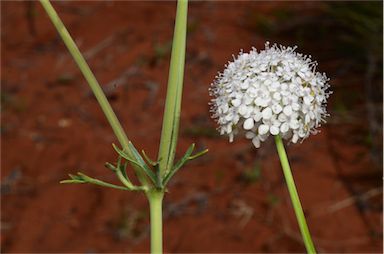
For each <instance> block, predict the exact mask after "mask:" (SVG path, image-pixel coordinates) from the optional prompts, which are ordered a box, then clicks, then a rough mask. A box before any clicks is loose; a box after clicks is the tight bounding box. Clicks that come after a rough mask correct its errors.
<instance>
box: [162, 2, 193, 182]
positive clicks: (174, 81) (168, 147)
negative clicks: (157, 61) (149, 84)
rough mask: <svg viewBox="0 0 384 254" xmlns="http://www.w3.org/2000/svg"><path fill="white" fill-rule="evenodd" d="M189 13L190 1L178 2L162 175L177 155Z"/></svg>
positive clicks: (165, 111) (164, 118)
mask: <svg viewBox="0 0 384 254" xmlns="http://www.w3.org/2000/svg"><path fill="white" fill-rule="evenodd" d="M187 12H188V0H178V3H177V12H176V21H175V30H174V35H173V43H172V53H171V63H170V68H169V76H168V89H167V98H166V101H165V109H164V117H163V128H162V131H161V139H160V148H159V156H158V160H159V164H160V173H161V175H164V174H165V172H167V171H168V170H170V168H171V167H172V164H173V160H174V158H175V153H176V144H177V137H178V132H179V122H180V110H181V97H182V91H183V78H184V62H185V44H186V34H187Z"/></svg>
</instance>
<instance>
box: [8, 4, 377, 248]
mask: <svg viewBox="0 0 384 254" xmlns="http://www.w3.org/2000/svg"><path fill="white" fill-rule="evenodd" d="M328 4H329V3H328ZM370 4H372V3H370V2H367V3H366V5H370ZM53 5H54V7H55V8H56V9H57V11H58V13H59V15H60V16H61V17H62V19H63V21H64V23H65V24H66V25H67V27H68V29H69V31H70V33H71V34H72V35H73V37H74V38H75V39H76V42H77V44H78V45H79V47H80V49H81V51H82V52H83V53H84V54H85V56H86V59H87V60H88V62H89V64H90V66H91V68H92V70H93V71H94V73H95V75H96V77H97V78H98V80H99V82H100V83H101V84H102V85H103V88H104V89H105V91H106V93H107V95H108V98H109V99H110V101H111V103H112V106H113V108H114V109H115V110H116V113H117V115H118V117H119V119H120V120H121V121H122V123H123V125H124V127H125V129H126V131H127V133H128V136H129V138H130V139H131V140H132V141H133V143H134V144H135V145H136V147H138V148H140V149H145V150H146V151H147V153H148V154H149V155H152V157H155V156H156V154H157V149H158V143H159V138H160V131H161V121H162V112H163V107H164V98H165V92H166V82H167V76H168V66H169V55H170V51H169V49H170V46H171V44H170V43H171V38H172V34H173V23H174V15H175V10H176V8H175V7H176V4H175V2H128V1H127V2H124V1H123V2H77V1H75V2H54V4H53ZM325 5H326V4H325V3H321V2H288V3H284V2H237V3H236V2H193V3H191V4H190V8H189V17H188V19H189V20H188V22H189V24H188V40H187V44H188V45H187V59H186V68H185V89H184V96H183V104H182V114H181V135H180V139H179V143H178V156H180V155H181V154H182V153H183V152H184V151H185V150H186V148H187V147H188V146H189V145H190V144H191V143H192V142H195V143H196V144H197V147H198V148H199V149H202V148H209V149H210V152H209V153H208V154H207V155H206V156H204V157H203V158H201V159H199V160H197V161H195V162H192V163H190V164H189V165H187V166H186V167H185V168H183V169H182V170H181V171H180V172H179V173H178V174H177V175H176V176H175V178H174V179H172V181H171V184H170V186H169V193H167V195H166V198H165V203H164V248H165V251H167V252H219V253H221V252H304V251H305V249H304V246H303V244H302V242H301V238H300V234H299V230H298V227H297V224H296V221H295V217H294V214H293V209H292V207H291V204H290V200H289V196H288V192H287V189H286V185H285V183H284V179H283V176H282V171H281V168H280V164H279V161H278V157H277V153H276V150H275V147H274V144H273V142H272V140H269V142H266V143H265V144H263V146H262V148H260V149H257V150H256V149H255V148H254V147H252V145H251V144H250V142H249V141H246V140H244V139H242V138H236V139H235V142H234V143H232V144H229V143H228V141H227V139H226V138H224V137H220V136H218V135H217V134H216V131H215V128H216V126H215V123H214V121H213V120H211V119H210V113H209V106H208V102H209V99H210V98H209V95H208V88H209V85H210V83H211V82H212V80H213V79H214V77H215V75H216V73H217V71H221V70H222V69H223V66H224V64H225V63H226V62H227V61H229V60H231V59H232V57H231V56H232V54H235V55H236V54H237V53H238V52H239V50H240V49H244V50H245V51H248V50H250V49H251V47H252V46H255V47H257V48H263V45H264V43H265V41H266V40H269V41H271V42H277V43H281V44H285V45H295V44H298V45H299V46H300V47H299V50H298V51H299V52H303V53H307V54H308V53H311V54H312V55H313V57H314V59H317V60H318V61H319V70H321V71H324V72H326V73H327V74H328V76H329V77H330V78H331V81H330V83H331V86H332V90H333V91H334V94H333V95H332V97H331V99H330V103H329V111H330V114H331V117H330V118H329V121H328V123H327V124H326V125H324V126H323V127H322V128H321V133H320V134H318V135H316V136H311V137H310V138H309V139H308V140H306V141H304V142H303V143H302V144H301V145H288V146H287V149H288V154H289V157H290V161H291V164H292V165H291V166H292V168H293V173H294V177H295V179H296V183H297V186H298V191H299V194H300V196H301V199H302V204H303V207H304V210H305V213H306V216H307V219H308V223H309V228H310V230H311V233H312V235H313V240H314V243H315V245H316V247H317V249H318V250H319V251H321V252H369V253H376V252H377V253H381V252H382V164H381V163H382V162H381V161H382V123H381V120H380V119H381V117H382V79H381V70H382V60H381V55H378V57H379V59H378V60H377V61H376V62H374V64H373V67H372V68H374V70H376V71H372V68H371V69H369V68H368V69H366V68H365V67H364V68H360V67H359V65H358V64H356V61H354V58H357V57H358V56H357V55H356V56H355V55H354V53H353V52H351V53H350V54H349V56H350V58H348V57H341V56H340V54H338V52H339V49H340V48H341V49H343V48H344V49H345V47H343V45H342V46H341V47H340V48H336V49H335V48H334V47H333V46H334V45H333V42H332V38H333V37H332V36H328V37H327V36H325V37H324V36H323V37H321V36H320V35H318V36H317V37H315V38H312V37H311V38H309V39H308V38H307V37H305V36H304V37H303V36H302V34H301V33H299V32H300V31H302V30H298V29H297V27H296V26H300V24H301V23H305V22H307V21H306V19H311V18H318V17H319V14H320V13H322V11H323V10H324V9H325V8H326V7H327V6H325ZM328 7H329V6H328ZM1 8H2V10H1V22H2V25H1V42H2V43H1V50H2V57H1V66H2V68H1V70H2V75H1V83H2V96H1V99H2V106H1V120H2V124H1V140H2V142H1V143H2V144H1V145H2V154H1V200H2V209H1V212H2V213H1V250H2V252H4V253H6V252H35V253H38V252H46V253H52V252H67V253H74V252H83V253H84V252H86V253H96V252H148V251H149V228H148V225H149V224H148V223H149V218H148V204H147V201H146V199H145V197H144V195H143V194H138V193H130V192H123V191H118V190H113V189H107V188H101V187H97V186H92V185H60V184H59V181H60V180H62V179H65V178H67V174H69V173H75V172H77V171H80V170H81V171H82V172H84V173H86V174H88V175H90V176H94V177H98V178H101V179H104V180H106V181H111V182H115V178H114V175H113V174H112V173H111V172H109V171H108V170H107V169H106V168H104V167H103V164H104V162H106V161H109V162H113V161H114V160H115V159H116V154H115V153H114V151H113V149H112V147H111V143H116V142H117V141H116V139H115V137H114V135H113V133H112V131H111V129H110V127H109V125H108V123H107V122H106V120H105V118H104V116H103V114H102V113H101V110H100V108H99V106H98V104H97V102H96V101H95V99H94V98H93V96H92V94H91V93H90V90H89V88H88V86H87V84H86V82H85V80H84V78H83V77H82V75H81V73H80V72H79V70H78V68H77V66H76V65H75V63H74V61H73V60H72V59H71V57H70V55H69V53H68V52H67V49H66V48H65V47H64V45H63V43H62V42H61V40H60V38H59V37H58V35H57V34H56V31H55V30H54V28H53V25H52V24H51V22H50V21H49V19H48V17H47V16H46V14H45V13H44V11H43V9H42V8H41V6H40V5H39V3H38V2H1ZM282 10H288V12H287V11H286V12H282ZM381 10H382V8H381ZM287 13H289V15H288V16H287ZM304 14H305V15H304ZM284 15H285V16H284ZM303 16H304V18H302V17H303ZM284 18H285V19H284ZM300 18H301V19H300ZM278 20H280V21H281V22H280V23H276V22H278ZM321 20H323V19H321ZM339 21H340V20H339ZM295 22H296V23H295ZM300 22H301V23H300ZM380 22H381V21H380ZM340 23H343V20H341V21H340ZM344 23H345V22H344ZM276 24H278V25H277V28H278V29H276ZM310 24H311V23H310ZM312 24H315V25H313V26H311V25H310V26H309V27H307V28H306V30H305V31H309V30H316V29H319V27H320V26H322V25H324V24H323V23H321V22H320V21H319V22H318V23H317V21H316V20H315V22H314V23H312ZM344 25H345V24H344ZM347 25H348V24H347ZM274 26H275V27H274ZM333 26H334V24H332V23H331V25H329V24H328V26H324V27H325V28H324V29H325V30H324V31H326V32H328V33H329V32H330V33H331V34H334V36H335V37H336V36H337V33H338V32H337V30H333V29H332V28H333ZM335 27H337V24H336V26H335ZM330 28H331V29H330ZM279 29H281V30H279ZM327 29H328V30H327ZM298 31H299V32H298ZM381 32H382V31H381ZM351 36H354V35H351ZM381 36H382V34H380V31H379V34H378V37H381ZM357 37H359V36H356V38H355V39H356V40H358V39H361V38H363V37H364V36H361V38H360V37H359V38H357ZM364 38H365V37H364ZM380 47H381V45H380ZM363 66H366V65H363ZM370 70H371V71H370ZM372 73H373V74H372ZM367 82H370V83H369V84H367ZM367 85H369V87H371V88H373V91H374V92H373V97H372V96H371V95H372V93H371V94H369V93H368V95H367V89H366V87H367ZM371 90H372V89H371ZM368 92H369V91H368ZM371 92H372V91H371ZM372 109H374V110H376V115H375V114H371V113H372V112H371V111H370V110H372ZM377 115H378V117H377ZM372 116H373V117H372ZM377 119H379V120H378V121H376V120H377ZM372 122H373V123H372ZM374 124H376V130H377V129H378V130H379V131H378V132H376V134H377V135H376V136H372V135H373V134H375V132H372V130H374V128H373V127H374ZM370 126H371V127H372V126H373V127H372V128H371V127H370ZM375 149H376V150H375ZM377 154H378V155H377ZM377 156H378V158H377Z"/></svg>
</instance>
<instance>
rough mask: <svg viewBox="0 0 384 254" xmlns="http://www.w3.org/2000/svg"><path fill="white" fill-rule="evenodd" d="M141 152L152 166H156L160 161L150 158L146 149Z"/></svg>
mask: <svg viewBox="0 0 384 254" xmlns="http://www.w3.org/2000/svg"><path fill="white" fill-rule="evenodd" d="M141 153H142V154H143V156H144V159H145V160H146V161H147V162H148V163H149V164H150V165H152V166H156V165H157V164H159V161H153V160H151V159H150V158H149V156H148V155H147V154H146V153H145V151H144V150H141Z"/></svg>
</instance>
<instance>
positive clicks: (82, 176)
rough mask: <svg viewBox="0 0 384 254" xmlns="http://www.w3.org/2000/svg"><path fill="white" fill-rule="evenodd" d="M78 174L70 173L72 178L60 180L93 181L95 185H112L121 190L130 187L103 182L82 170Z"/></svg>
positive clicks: (65, 181)
mask: <svg viewBox="0 0 384 254" xmlns="http://www.w3.org/2000/svg"><path fill="white" fill-rule="evenodd" d="M77 174H78V175H71V174H70V175H69V177H70V178H71V179H70V180H63V181H60V183H80V184H83V183H91V184H95V185H100V186H104V187H110V188H114V189H120V190H127V189H128V188H126V187H123V186H118V185H114V184H111V183H106V182H103V181H101V180H99V179H95V178H92V177H89V176H87V175H85V174H83V173H81V172H78V173H77Z"/></svg>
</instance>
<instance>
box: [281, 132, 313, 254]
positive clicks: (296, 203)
mask: <svg viewBox="0 0 384 254" xmlns="http://www.w3.org/2000/svg"><path fill="white" fill-rule="evenodd" d="M275 142H276V147H277V152H278V154H279V157H280V162H281V166H282V168H283V172H284V176H285V181H286V182H287V186H288V191H289V195H290V196H291V201H292V204H293V208H294V210H295V214H296V218H297V221H298V223H299V227H300V231H301V235H302V237H303V239H304V244H305V247H306V249H307V252H308V253H316V250H315V247H314V245H313V242H312V239H311V234H310V233H309V229H308V226H307V222H306V220H305V216H304V213H303V209H302V207H301V203H300V199H299V195H298V194H297V190H296V186H295V181H294V180H293V176H292V172H291V168H290V166H289V162H288V158H287V154H286V152H285V149H284V144H283V141H282V139H281V137H280V136H275Z"/></svg>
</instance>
